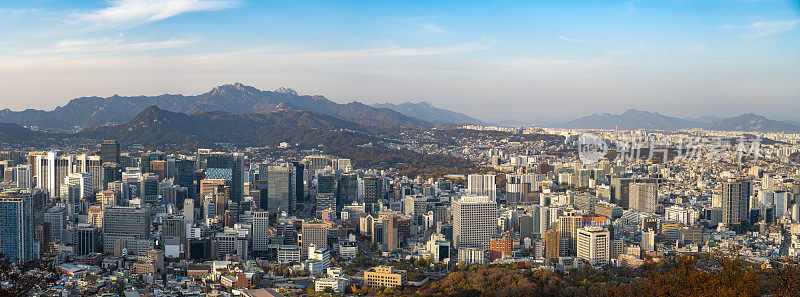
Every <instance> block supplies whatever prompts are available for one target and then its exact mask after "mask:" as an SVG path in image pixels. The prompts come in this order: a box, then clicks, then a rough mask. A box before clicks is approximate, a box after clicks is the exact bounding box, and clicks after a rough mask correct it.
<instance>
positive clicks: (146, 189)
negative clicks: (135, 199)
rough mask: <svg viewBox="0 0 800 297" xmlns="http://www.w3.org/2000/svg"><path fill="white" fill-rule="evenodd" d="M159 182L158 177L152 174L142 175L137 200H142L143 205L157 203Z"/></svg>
mask: <svg viewBox="0 0 800 297" xmlns="http://www.w3.org/2000/svg"><path fill="white" fill-rule="evenodd" d="M160 181H161V180H160V179H159V177H158V175H155V174H153V173H145V174H144V175H142V179H141V180H140V188H139V189H140V190H141V194H139V198H140V199H142V202H144V203H156V202H158V200H159V199H158V183H159V182H160Z"/></svg>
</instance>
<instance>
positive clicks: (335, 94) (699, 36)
mask: <svg viewBox="0 0 800 297" xmlns="http://www.w3.org/2000/svg"><path fill="white" fill-rule="evenodd" d="M798 27H800V0H793V1H779V0H761V1H759V0H741V1H737V0H724V1H723V0H718V1H712V0H708V1H699V0H698V1H692V0H673V1H468V0H466V1H463V0H462V1H256V0H111V1H90V0H85V1H56V0H31V1H8V0H0V109H2V108H10V109H12V110H21V109H26V108H36V109H45V110H50V109H52V108H54V107H56V106H60V105H64V104H66V103H67V102H68V101H69V100H70V99H72V98H76V97H82V96H104V97H105V96H112V95H114V94H119V95H122V96H133V95H159V94H165V93H168V94H177V93H181V94H186V95H191V94H200V93H204V92H207V91H208V90H210V89H211V88H213V87H214V86H217V85H220V84H225V83H233V82H241V83H244V84H247V85H251V86H254V87H256V88H259V89H262V90H273V89H277V88H280V87H289V88H293V89H295V90H297V92H298V93H300V94H312V95H324V96H326V97H327V98H329V99H331V100H333V101H336V102H340V103H345V102H350V101H361V102H364V103H378V102H392V103H400V102H405V101H411V102H417V101H428V102H430V103H432V104H433V105H435V106H437V107H442V108H447V109H451V110H455V111H459V112H463V113H466V114H468V115H472V116H476V117H478V118H481V119H485V120H517V121H528V122H537V121H539V122H552V121H561V120H567V119H571V118H575V117H578V116H583V115H588V114H592V113H604V112H608V113H621V112H624V111H625V110H627V109H630V108H634V109H640V110H647V111H651V112H660V113H662V114H666V115H671V116H679V117H698V116H703V115H713V116H733V115H739V114H742V113H746V112H755V113H758V114H762V115H765V116H769V117H772V118H775V119H780V120H785V119H790V120H800V113H798V111H800V28H798Z"/></svg>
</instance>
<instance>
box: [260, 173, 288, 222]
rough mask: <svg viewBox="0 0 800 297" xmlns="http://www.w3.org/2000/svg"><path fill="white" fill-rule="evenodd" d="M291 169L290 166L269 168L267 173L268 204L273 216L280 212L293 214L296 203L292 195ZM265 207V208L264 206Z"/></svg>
mask: <svg viewBox="0 0 800 297" xmlns="http://www.w3.org/2000/svg"><path fill="white" fill-rule="evenodd" d="M290 184H291V168H289V167H288V166H269V170H268V173H267V204H268V208H267V209H268V210H269V212H270V213H271V214H273V215H280V212H283V211H285V212H286V213H292V211H293V210H294V203H292V201H291V198H292V197H293V195H290ZM262 207H263V206H262Z"/></svg>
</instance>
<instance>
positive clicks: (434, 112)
mask: <svg viewBox="0 0 800 297" xmlns="http://www.w3.org/2000/svg"><path fill="white" fill-rule="evenodd" d="M371 105H372V107H375V108H388V109H391V110H394V111H396V112H399V113H402V114H404V115H407V116H410V117H415V118H418V119H420V120H423V121H426V122H428V123H431V124H445V123H450V124H475V125H486V123H485V122H483V121H481V120H479V119H476V118H473V117H471V116H468V115H465V114H463V113H459V112H455V111H451V110H447V109H442V108H437V107H434V106H433V105H431V104H430V103H428V102H416V103H414V102H403V103H400V104H392V103H375V104H371Z"/></svg>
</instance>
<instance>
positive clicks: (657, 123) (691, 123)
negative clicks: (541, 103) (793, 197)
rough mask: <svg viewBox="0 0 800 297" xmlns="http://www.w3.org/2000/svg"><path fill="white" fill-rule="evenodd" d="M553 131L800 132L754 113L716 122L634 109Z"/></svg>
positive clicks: (585, 119) (596, 116)
mask: <svg viewBox="0 0 800 297" xmlns="http://www.w3.org/2000/svg"><path fill="white" fill-rule="evenodd" d="M552 126H553V127H556V128H568V129H620V130H638V129H645V130H667V131H676V130H681V129H692V128H702V129H708V130H718V131H745V132H764V133H770V132H786V133H797V132H800V126H797V125H793V124H790V123H786V122H781V121H776V120H771V119H768V118H766V117H764V116H760V115H757V114H754V113H746V114H742V115H739V116H735V117H730V118H724V119H715V118H714V117H710V116H707V117H700V118H696V119H695V120H687V119H681V118H677V117H671V116H666V115H662V114H660V113H657V112H656V113H653V112H647V111H641V110H635V109H629V110H627V111H625V112H624V113H621V114H610V113H602V114H592V115H589V116H585V117H581V118H578V119H575V120H572V121H569V122H566V123H560V124H554V125H552Z"/></svg>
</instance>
